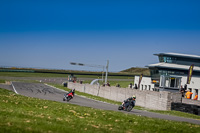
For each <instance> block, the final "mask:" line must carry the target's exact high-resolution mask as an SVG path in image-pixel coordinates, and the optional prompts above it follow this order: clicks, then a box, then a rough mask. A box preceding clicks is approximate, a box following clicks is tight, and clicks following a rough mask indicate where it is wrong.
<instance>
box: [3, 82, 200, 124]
mask: <svg viewBox="0 0 200 133" xmlns="http://www.w3.org/2000/svg"><path fill="white" fill-rule="evenodd" d="M0 88H4V89H8V90H12V91H14V92H15V93H18V94H20V95H24V96H28V97H35V98H40V99H46V100H52V101H58V102H65V103H66V101H63V96H64V94H65V93H66V91H64V90H60V89H57V88H55V87H51V86H49V85H45V84H43V83H22V82H13V83H12V85H3V84H0ZM69 103H71V104H76V105H80V106H86V107H92V108H96V109H103V110H112V111H119V110H118V105H113V104H109V103H105V102H101V101H96V100H92V99H88V98H86V97H83V96H77V95H75V97H74V98H73V99H72V100H71V101H70V102H69ZM120 112H123V113H129V114H134V115H138V116H146V117H151V118H157V119H165V120H172V121H179V122H188V123H193V124H200V120H195V119H189V118H183V117H177V116H171V115H164V114H158V113H152V112H148V111H143V110H136V109H133V110H132V111H131V112H126V111H120Z"/></svg>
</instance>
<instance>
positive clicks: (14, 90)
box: [11, 82, 19, 94]
mask: <svg viewBox="0 0 200 133" xmlns="http://www.w3.org/2000/svg"><path fill="white" fill-rule="evenodd" d="M11 85H12V87H13V90H14V91H15V93H16V94H19V93H18V92H17V91H16V89H15V86H14V85H13V83H12V82H11Z"/></svg>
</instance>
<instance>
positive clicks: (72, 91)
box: [64, 89, 75, 98]
mask: <svg viewBox="0 0 200 133" xmlns="http://www.w3.org/2000/svg"><path fill="white" fill-rule="evenodd" d="M70 93H72V98H73V96H74V93H75V89H72V90H70V91H69V92H68V93H66V94H65V95H64V96H65V98H66V97H67V95H68V94H70Z"/></svg>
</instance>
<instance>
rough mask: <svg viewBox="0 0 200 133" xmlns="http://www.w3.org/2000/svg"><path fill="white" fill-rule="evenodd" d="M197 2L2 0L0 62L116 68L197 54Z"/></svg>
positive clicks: (199, 32)
mask: <svg viewBox="0 0 200 133" xmlns="http://www.w3.org/2000/svg"><path fill="white" fill-rule="evenodd" d="M199 7H200V1H199V0H162V1H161V0H123V1H122V0H95V1H94V0H84V1H81V0H80V1H78V0H73V1H67V0H57V1H53V0H28V1H27V0H24V1H23V0H18V1H16V0H1V1H0V46H1V49H0V50H1V51H0V65H1V66H19V67H36V68H55V69H67V70H91V71H101V70H102V69H100V68H91V67H87V66H85V67H81V66H72V65H70V62H78V63H85V64H94V65H106V61H107V60H109V71H112V72H117V71H121V70H124V69H128V68H130V67H145V66H146V65H148V64H151V63H157V62H158V59H157V57H156V56H154V55H153V54H155V53H161V52H175V53H183V54H194V55H200V8H199Z"/></svg>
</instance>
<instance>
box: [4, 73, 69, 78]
mask: <svg viewBox="0 0 200 133" xmlns="http://www.w3.org/2000/svg"><path fill="white" fill-rule="evenodd" d="M0 76H5V77H66V78H67V75H65V74H51V73H25V72H0Z"/></svg>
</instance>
